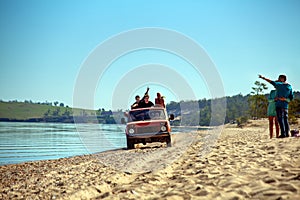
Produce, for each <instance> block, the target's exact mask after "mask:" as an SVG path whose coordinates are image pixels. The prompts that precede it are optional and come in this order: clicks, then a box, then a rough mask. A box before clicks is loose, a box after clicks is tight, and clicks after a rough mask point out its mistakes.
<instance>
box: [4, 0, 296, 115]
mask: <svg viewBox="0 0 300 200" xmlns="http://www.w3.org/2000/svg"><path fill="white" fill-rule="evenodd" d="M299 19H300V1H297V0H295V1H292V0H285V1H284V0H280V1H279V0H262V1H260V0H256V1H255V0H251V1H250V0H249V1H234V0H227V1H66V0H62V1H56V0H52V1H50V0H49V1H48V0H44V1H38V0H36V1H33V0H27V1H21V0H19V1H18V0H11V1H9V0H7V1H5V0H0V28H1V31H0V36H1V37H0V44H1V45H0V91H1V92H0V99H2V100H5V101H7V100H19V101H23V100H25V99H27V100H32V101H34V102H38V101H39V102H45V101H48V102H53V101H59V102H63V103H65V104H66V105H69V106H72V105H73V92H74V87H75V84H76V80H77V77H78V75H79V73H80V70H81V68H82V65H84V63H85V61H86V60H87V59H88V57H89V55H90V54H91V53H92V52H93V51H94V50H95V49H96V48H97V47H98V46H99V45H101V44H102V43H103V42H104V41H107V40H108V39H109V38H112V37H114V36H116V35H118V34H120V33H123V32H126V31H129V30H133V29H141V28H145V27H157V28H162V29H168V30H174V31H176V32H178V33H180V34H183V35H185V36H187V37H189V38H191V39H192V40H194V41H195V42H197V43H198V44H199V46H201V47H202V48H203V49H204V50H205V51H206V53H207V54H208V56H209V57H210V59H211V60H212V61H213V63H214V64H215V67H216V69H217V71H218V73H219V75H220V78H221V80H222V82H223V87H224V91H225V95H227V96H232V95H236V94H239V93H241V94H243V95H246V94H248V93H250V92H251V87H252V86H253V85H254V84H253V83H254V82H255V81H256V80H258V79H257V74H259V73H260V74H263V75H265V76H266V77H269V78H271V79H276V78H277V77H278V75H279V74H286V75H287V77H288V82H289V83H291V84H292V86H293V89H294V90H296V91H299V89H300V81H299V74H300V67H299V66H300V56H299V55H300V37H299V35H300V22H299ZM151 63H152V64H161V65H164V66H167V68H166V71H168V70H170V72H173V71H174V72H176V73H177V74H179V76H180V77H181V78H182V80H185V81H186V82H187V84H188V85H189V86H190V87H191V88H192V90H193V92H194V93H193V94H194V96H193V95H192V96H184V97H181V96H180V95H178V94H177V92H176V89H177V88H175V87H176V86H172V85H166V84H163V83H158V82H155V83H154V82H151V81H147V80H148V79H149V76H155V75H149V74H147V73H143V72H139V75H140V76H142V77H143V78H144V80H145V83H144V84H140V85H136V86H135V88H134V89H133V90H132V91H130V92H129V95H128V96H118V97H117V98H116V97H115V96H114V95H115V94H114V90H116V88H117V86H118V84H120V81H121V80H122V78H124V77H126V75H128V74H130V73H134V71H135V70H138V69H139V68H140V67H141V66H143V65H149V64H151ZM158 73H159V72H158ZM149 80H150V79H149ZM173 81H174V83H176V82H178V79H176V78H174V79H173ZM147 86H150V92H151V93H150V96H151V97H152V98H154V96H155V94H156V92H157V91H160V92H161V93H162V94H163V95H165V96H166V101H167V102H169V101H172V100H175V101H180V100H187V99H193V98H195V99H199V98H208V99H209V98H211V91H209V89H208V88H209V86H207V83H206V82H205V77H204V78H203V76H202V75H201V73H198V74H197V73H196V72H195V71H193V67H192V66H190V64H189V63H187V62H185V61H184V60H183V59H182V58H180V57H178V56H176V55H173V54H170V53H169V52H163V51H158V50H149V49H145V50H142V51H137V52H131V53H129V54H126V55H122V56H120V58H119V59H117V60H114V62H113V63H112V64H111V66H109V68H108V69H107V70H106V71H105V73H104V74H102V77H99V81H98V83H97V86H96V90H95V94H94V105H93V108H96V109H97V108H106V109H111V108H113V109H117V108H122V109H126V106H128V105H129V104H130V103H132V101H133V97H134V96H135V95H136V94H140V95H142V94H143V92H144V90H145V89H146V87H147ZM269 88H270V89H271V86H269ZM112 98H114V99H112ZM116 99H117V100H116ZM152 100H153V99H152ZM124 102H125V104H124ZM82 107H91V106H89V105H87V106H85V105H82Z"/></svg>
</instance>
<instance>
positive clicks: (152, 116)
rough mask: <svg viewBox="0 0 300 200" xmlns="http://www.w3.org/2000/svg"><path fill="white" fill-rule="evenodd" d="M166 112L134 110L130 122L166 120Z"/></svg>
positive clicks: (130, 115)
mask: <svg viewBox="0 0 300 200" xmlns="http://www.w3.org/2000/svg"><path fill="white" fill-rule="evenodd" d="M165 119H166V115H165V112H164V110H150V109H145V110H133V111H130V112H129V117H128V121H129V122H131V121H145V120H165Z"/></svg>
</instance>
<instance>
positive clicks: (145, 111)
mask: <svg viewBox="0 0 300 200" xmlns="http://www.w3.org/2000/svg"><path fill="white" fill-rule="evenodd" d="M127 117H128V121H127V125H126V139H127V148H128V149H134V144H138V143H143V144H146V143H151V142H166V143H167V146H168V147H170V146H171V126H170V122H169V117H168V115H167V112H166V109H165V108H163V107H150V108H138V109H133V110H131V111H129V113H128V115H127Z"/></svg>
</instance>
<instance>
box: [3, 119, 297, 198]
mask: <svg viewBox="0 0 300 200" xmlns="http://www.w3.org/2000/svg"><path fill="white" fill-rule="evenodd" d="M203 135H205V131H199V132H198V134H192V135H191V136H193V137H194V138H193V139H191V140H188V141H186V138H187V137H186V136H185V137H179V138H177V139H178V140H176V139H175V140H174V142H175V145H174V146H175V147H176V148H175V147H174V148H173V150H172V151H171V149H169V151H168V148H165V147H164V146H162V147H161V146H159V145H158V146H155V145H154V146H153V147H149V146H140V147H138V148H137V149H134V150H123V149H120V150H110V151H108V152H105V153H103V152H102V153H99V154H97V155H98V157H95V155H83V156H76V157H71V158H61V159H58V160H46V161H33V162H28V163H21V164H12V165H4V166H0V180H1V182H0V198H1V199H12V198H37V199H53V198H56V199H82V198H86V199H124V198H127V199H128V198H129V199H298V198H299V197H300V155H299V152H300V140H299V139H300V138H292V137H290V138H283V139H277V138H273V139H269V133H268V122H267V120H256V121H251V123H250V124H248V125H246V126H244V127H243V128H236V127H235V126H233V125H226V126H225V128H224V129H223V130H222V133H221V134H220V136H219V138H218V140H217V142H216V143H215V144H213V145H211V146H210V147H209V149H208V150H207V152H206V153H204V154H203V153H202V152H203V150H204V148H205V145H203V144H204V142H205V141H204V140H205V139H204V140H203V138H205V137H203ZM190 138H192V137H190ZM188 144H191V145H190V146H189V145H188ZM176 145H177V146H176ZM185 146H188V148H184V147H185ZM180 148H182V149H181V150H182V151H179V150H180ZM157 155H159V156H157ZM154 158H155V159H154ZM101 159H102V160H101ZM99 160H100V161H102V163H101V162H99ZM154 161H156V162H154ZM167 161H170V162H169V163H168V162H167ZM130 164H131V165H130ZM138 164H140V165H138ZM147 167H148V168H147ZM140 169H143V170H142V171H140V172H139V173H135V172H138V171H139V170H140ZM149 169H151V170H149Z"/></svg>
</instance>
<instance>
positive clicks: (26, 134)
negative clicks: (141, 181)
mask: <svg viewBox="0 0 300 200" xmlns="http://www.w3.org/2000/svg"><path fill="white" fill-rule="evenodd" d="M192 130H193V129H187V128H182V127H181V128H180V127H178V128H175V127H174V128H172V131H173V133H176V132H183V131H188V132H190V131H192ZM124 132H125V126H124V125H115V124H112V125H111V124H76V125H75V124H60V123H19V122H0V165H5V164H13V163H20V162H25V161H34V160H48V159H57V158H64V157H70V156H75V155H83V154H89V153H96V152H101V151H106V150H111V149H117V148H125V147H126V137H125V133H124Z"/></svg>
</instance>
